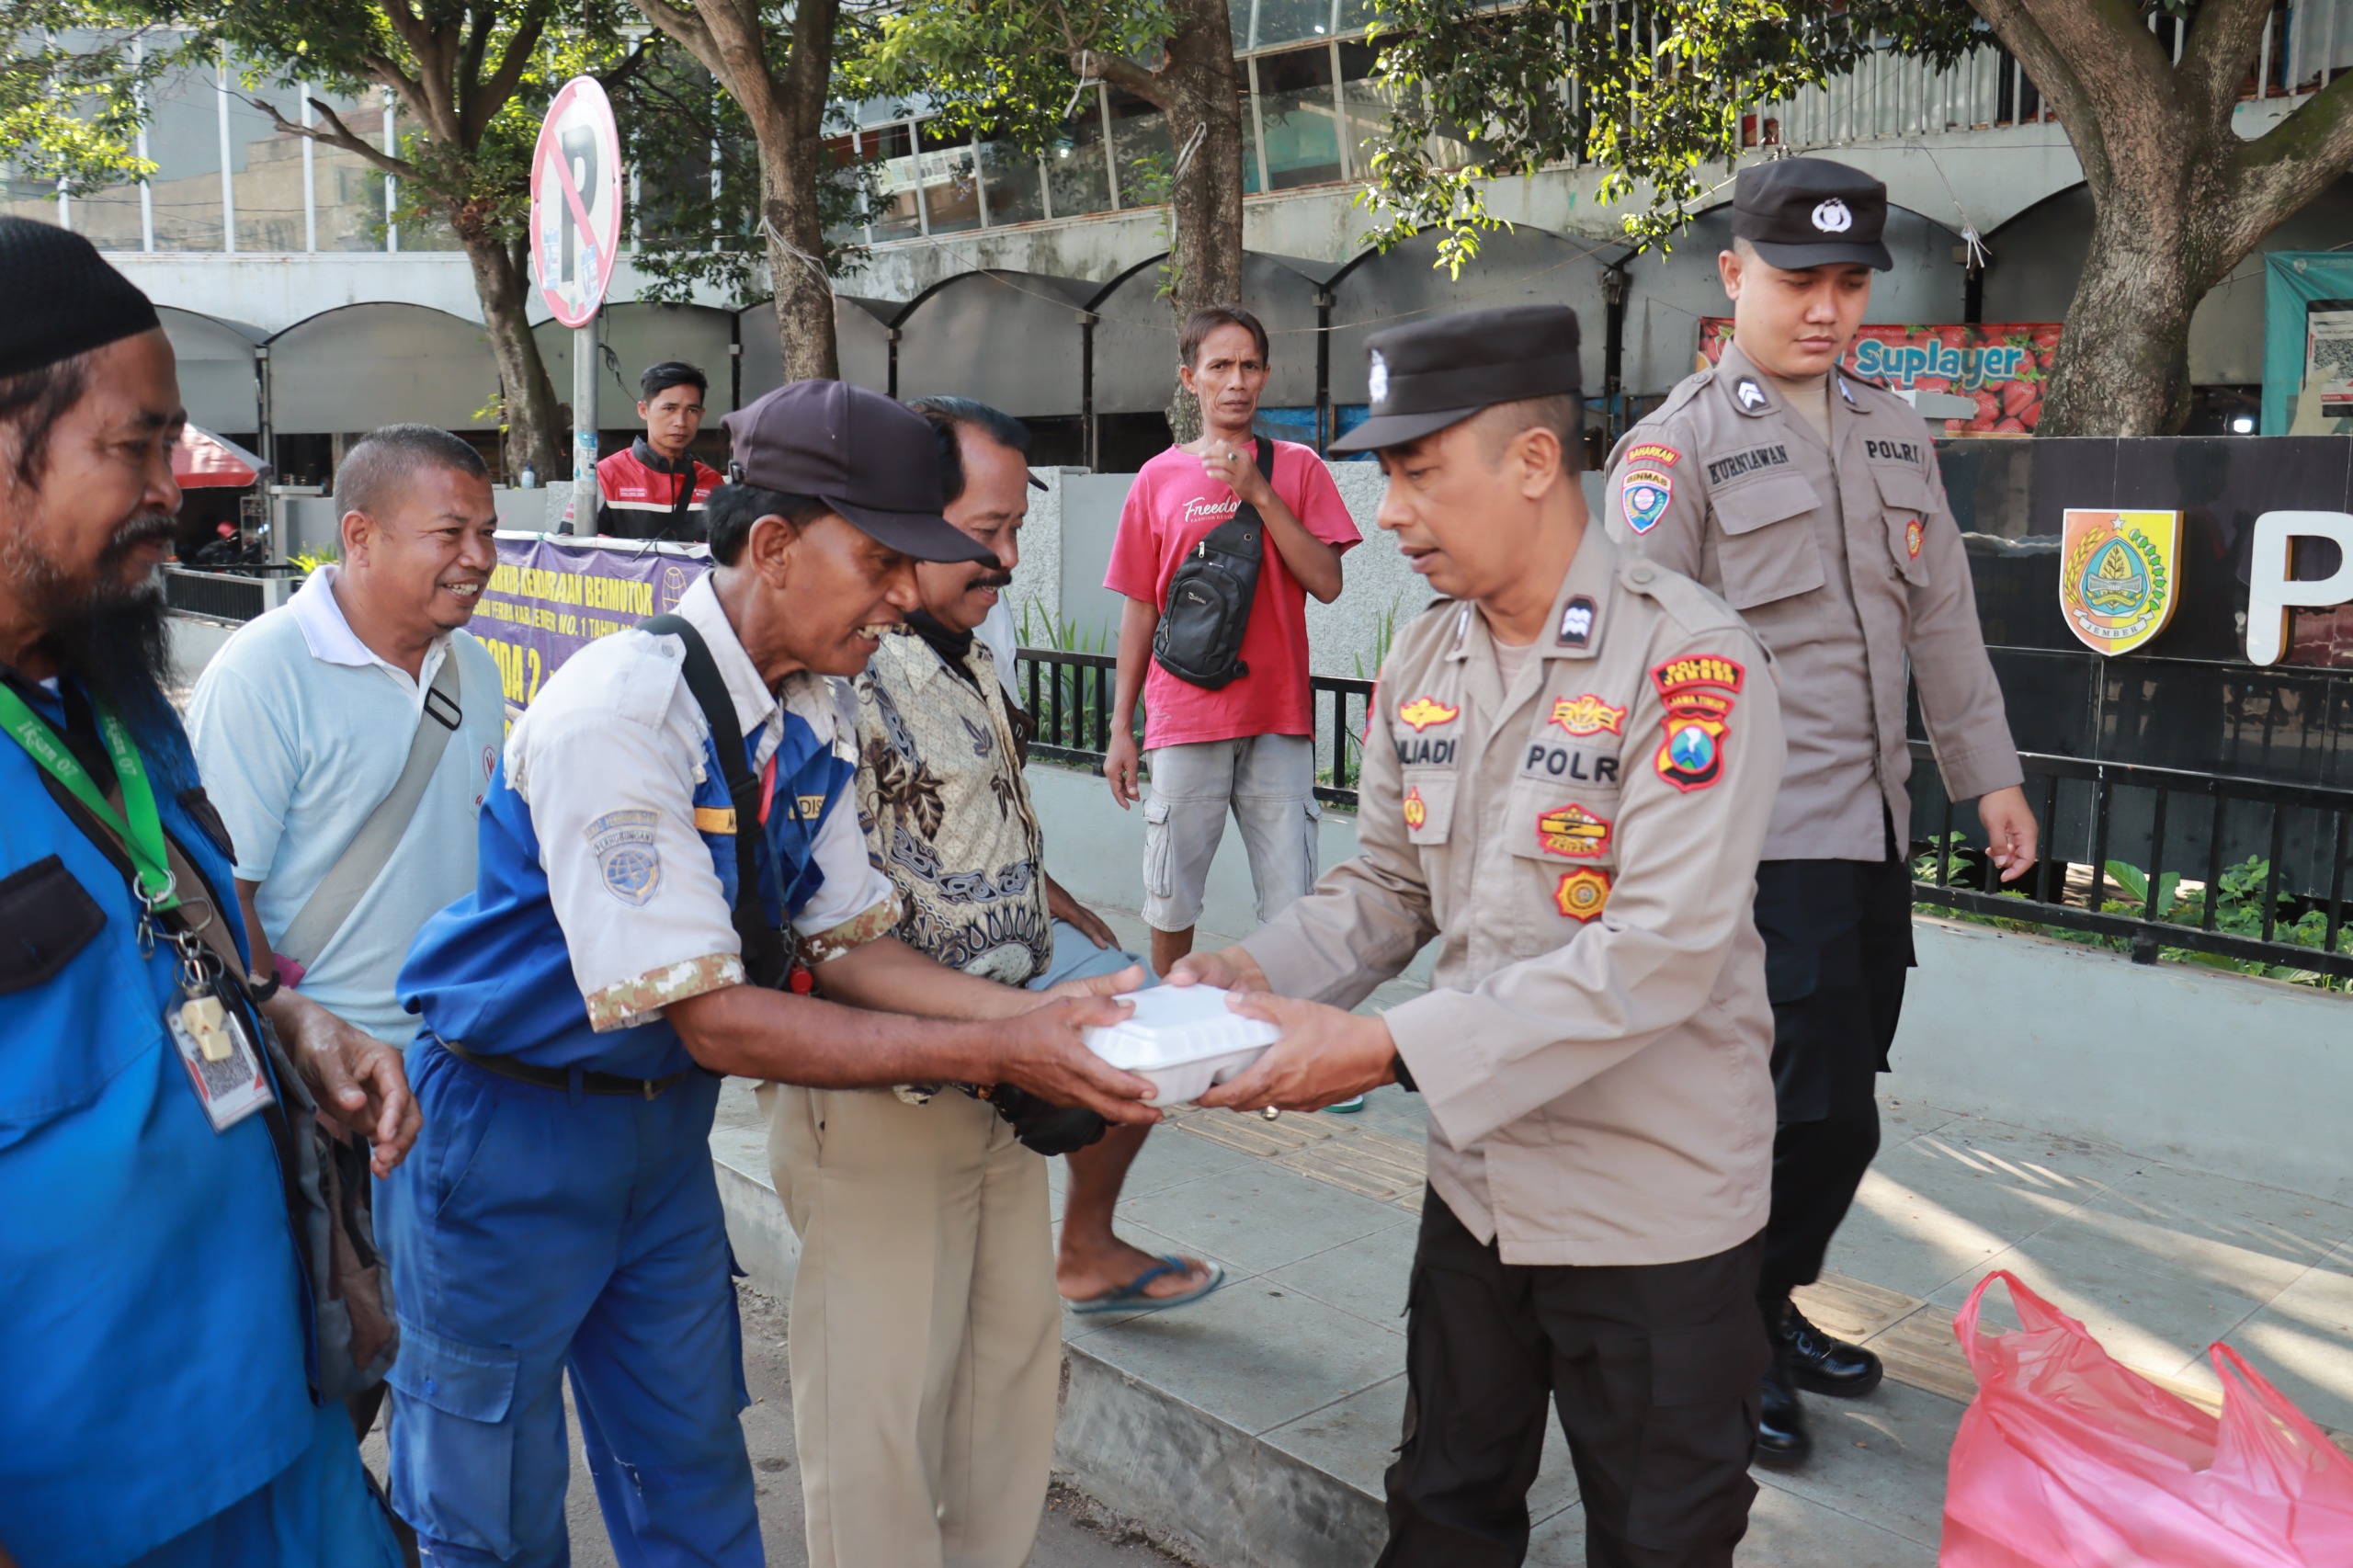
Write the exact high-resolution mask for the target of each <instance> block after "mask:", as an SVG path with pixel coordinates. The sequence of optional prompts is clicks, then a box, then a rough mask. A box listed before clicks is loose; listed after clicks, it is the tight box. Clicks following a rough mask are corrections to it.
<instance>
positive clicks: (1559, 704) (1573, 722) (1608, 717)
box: [1550, 691, 1626, 735]
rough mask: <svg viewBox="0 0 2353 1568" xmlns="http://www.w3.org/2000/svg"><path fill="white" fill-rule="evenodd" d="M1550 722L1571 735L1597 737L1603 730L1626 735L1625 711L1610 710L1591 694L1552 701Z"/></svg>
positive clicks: (1621, 709) (1580, 693) (1583, 692)
mask: <svg viewBox="0 0 2353 1568" xmlns="http://www.w3.org/2000/svg"><path fill="white" fill-rule="evenodd" d="M1550 722H1552V723H1555V724H1558V725H1560V726H1561V728H1563V730H1566V731H1568V733H1571V734H1573V735H1597V734H1599V733H1601V732H1602V731H1604V730H1607V731H1608V732H1609V733H1611V734H1613V735H1622V734H1624V733H1626V710H1624V709H1623V708H1612V707H1611V706H1610V705H1609V704H1608V703H1607V702H1604V701H1602V700H1601V699H1600V698H1598V697H1596V696H1595V695H1594V694H1593V693H1592V692H1589V691H1582V692H1579V693H1578V694H1577V695H1576V696H1574V697H1556V698H1554V699H1552V719H1551V721H1550Z"/></svg>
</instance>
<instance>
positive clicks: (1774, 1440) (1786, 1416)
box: [1756, 1346, 1813, 1469]
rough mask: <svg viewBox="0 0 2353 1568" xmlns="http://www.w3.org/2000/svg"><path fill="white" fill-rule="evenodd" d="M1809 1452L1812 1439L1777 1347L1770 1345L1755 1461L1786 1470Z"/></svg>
mask: <svg viewBox="0 0 2353 1568" xmlns="http://www.w3.org/2000/svg"><path fill="white" fill-rule="evenodd" d="M1812 1453H1813V1435H1812V1434H1811V1433H1809V1432H1808V1431H1807V1430H1806V1429H1805V1406H1803V1405H1802V1404H1800V1403H1798V1395H1797V1390H1795V1389H1793V1388H1791V1387H1790V1381H1789V1375H1788V1370H1787V1367H1786V1364H1785V1361H1784V1358H1783V1355H1782V1352H1781V1348H1780V1346H1774V1355H1773V1364H1772V1366H1770V1367H1768V1368H1767V1369H1766V1371H1765V1407H1764V1411H1763V1413H1762V1414H1761V1415H1758V1417H1757V1420H1756V1462H1757V1463H1758V1464H1765V1465H1772V1466H1775V1467H1776V1468H1779V1469H1788V1468H1790V1467H1791V1466H1795V1465H1801V1464H1803V1463H1804V1462H1805V1461H1806V1458H1807V1456H1808V1455H1810V1454H1812Z"/></svg>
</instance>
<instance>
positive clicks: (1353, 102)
mask: <svg viewBox="0 0 2353 1568" xmlns="http://www.w3.org/2000/svg"><path fill="white" fill-rule="evenodd" d="M1380 58H1381V51H1380V50H1379V49H1377V48H1375V47H1374V46H1373V45H1371V44H1369V43H1356V42H1348V43H1343V44H1342V45H1340V106H1341V112H1342V113H1343V114H1344V115H1345V116H1346V117H1347V122H1346V130H1345V131H1344V133H1343V134H1344V136H1345V138H1346V140H1347V149H1348V172H1349V173H1350V174H1351V175H1353V176H1356V177H1357V178H1358V179H1363V178H1365V177H1366V176H1368V175H1369V174H1370V172H1371V166H1372V148H1371V146H1370V142H1371V141H1372V138H1373V137H1374V136H1375V135H1377V134H1378V133H1379V132H1380V131H1381V127H1382V126H1384V125H1386V124H1388V123H1389V111H1390V110H1391V109H1392V108H1395V107H1396V105H1397V95H1396V93H1395V92H1394V91H1392V89H1390V88H1388V87H1385V86H1383V85H1381V83H1380V82H1379V81H1378V80H1377V79H1376V78H1375V77H1374V74H1373V66H1374V64H1375V63H1376V62H1378V61H1379V60H1380Z"/></svg>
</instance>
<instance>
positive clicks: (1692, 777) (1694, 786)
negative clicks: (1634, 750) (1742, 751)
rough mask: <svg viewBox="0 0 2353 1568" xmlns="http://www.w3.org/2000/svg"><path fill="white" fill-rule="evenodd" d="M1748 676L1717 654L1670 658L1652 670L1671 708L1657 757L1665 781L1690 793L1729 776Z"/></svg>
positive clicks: (1662, 697)
mask: <svg viewBox="0 0 2353 1568" xmlns="http://www.w3.org/2000/svg"><path fill="white" fill-rule="evenodd" d="M1747 676H1748V672H1747V671H1746V670H1745V669H1744V668H1743V667H1742V666H1741V665H1740V664H1739V663H1738V662H1737V661H1736V660H1733V659H1722V658H1717V657H1715V656H1713V655H1711V654H1699V655H1697V656H1694V657H1691V658H1684V659H1669V660H1668V661H1667V662H1666V663H1665V664H1663V665H1659V666H1658V667H1657V668H1655V669H1654V670H1652V671H1651V684H1652V685H1653V686H1654V687H1657V688H1658V695H1659V699H1660V700H1661V701H1663V702H1665V704H1666V714H1665V718H1663V719H1662V720H1661V721H1660V723H1661V724H1662V725H1663V726H1664V727H1665V731H1666V739H1665V742H1664V743H1663V744H1661V745H1660V746H1659V748H1658V753H1657V755H1656V756H1654V758H1653V759H1652V766H1653V767H1654V768H1656V769H1657V771H1658V776H1659V777H1660V778H1664V779H1665V780H1666V782H1667V783H1669V784H1672V785H1673V786H1675V788H1676V789H1677V790H1681V791H1682V792H1683V793H1684V794H1687V795H1688V794H1689V793H1691V792H1692V791H1693V790H1705V789H1709V788H1711V786H1713V785H1714V783H1715V782H1716V780H1717V779H1719V778H1722V777H1723V770H1724V743H1725V741H1726V739H1727V738H1728V736H1729V733H1730V731H1731V729H1732V710H1733V705H1734V703H1735V702H1736V701H1737V699H1738V694H1739V692H1740V688H1741V686H1742V684H1743V682H1745V680H1746V679H1747Z"/></svg>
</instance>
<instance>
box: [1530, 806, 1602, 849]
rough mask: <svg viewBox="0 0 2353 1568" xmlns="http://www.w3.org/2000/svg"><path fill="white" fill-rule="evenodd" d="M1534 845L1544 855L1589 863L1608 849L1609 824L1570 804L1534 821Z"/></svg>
mask: <svg viewBox="0 0 2353 1568" xmlns="http://www.w3.org/2000/svg"><path fill="white" fill-rule="evenodd" d="M1536 842H1537V845H1538V846H1540V848H1541V849H1542V850H1543V851H1544V853H1545V854H1547V855H1558V856H1560V857H1562V858H1564V859H1569V860H1590V859H1591V858H1594V857H1595V856H1597V855H1598V854H1600V853H1601V852H1602V851H1604V850H1606V849H1608V847H1609V824H1608V821H1607V820H1605V819H1604V818H1601V817H1597V816H1595V815H1594V814H1593V813H1592V812H1589V811H1586V809H1585V808H1584V807H1583V806H1580V805H1578V804H1577V803H1576V802H1575V801H1570V802H1569V803H1568V804H1567V805H1565V806H1555V807H1553V808H1552V810H1551V811H1549V812H1545V813H1544V814H1543V815H1541V816H1540V817H1538V818H1537V819H1536Z"/></svg>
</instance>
